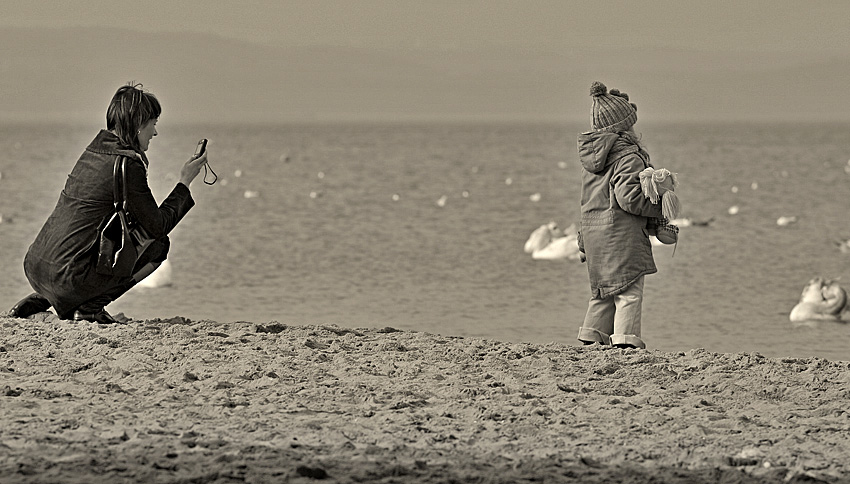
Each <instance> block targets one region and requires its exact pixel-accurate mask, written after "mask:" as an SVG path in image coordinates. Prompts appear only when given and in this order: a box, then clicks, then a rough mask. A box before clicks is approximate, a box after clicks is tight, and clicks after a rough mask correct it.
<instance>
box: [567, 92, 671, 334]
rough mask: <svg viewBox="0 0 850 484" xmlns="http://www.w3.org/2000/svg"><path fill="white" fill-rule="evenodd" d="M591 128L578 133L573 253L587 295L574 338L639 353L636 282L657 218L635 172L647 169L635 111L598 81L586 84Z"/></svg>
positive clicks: (646, 268)
mask: <svg viewBox="0 0 850 484" xmlns="http://www.w3.org/2000/svg"><path fill="white" fill-rule="evenodd" d="M590 95H591V96H592V98H593V108H592V127H593V130H592V131H587V132H585V133H581V134H580V135H579V136H578V152H579V159H580V161H581V164H582V167H583V168H582V171H581V180H582V187H581V230H580V233H579V248H580V250H581V252H582V253H584V255H585V257H586V261H587V270H588V274H589V276H590V289H591V292H592V296H591V299H590V302H589V303H588V308H587V314H586V315H585V318H584V324H583V325H582V327H581V328H580V329H579V333H578V339H579V341H582V342H583V343H584V344H592V343H600V344H604V345H614V346H617V347H621V348H645V347H646V344H644V342H643V340H642V339H641V338H640V324H641V304H642V302H643V279H644V276H645V275H647V274H653V273H655V272H657V271H658V270H657V269H656V267H655V261H654V260H653V258H652V246H651V245H650V243H649V236H648V232H647V221H648V219H650V218H661V217H662V213H661V204H653V203H652V202H651V201H650V200H649V199H647V198H646V196H645V195H644V194H643V191H642V190H641V183H640V172H641V171H643V170H644V169H646V168H650V167H652V165H650V163H649V154H648V153H647V152H646V150H645V149H644V146H643V144H642V143H641V142H640V139H639V138H638V136H637V135H635V132H634V124H635V122H637V106H636V105H634V104H632V103H629V96H628V95H626V93H621V92H619V91H618V90H616V89H612V90H611V92H608V89H607V88H606V87H605V85H604V84H602V83H601V82H594V83H593V85H592V86H591V87H590Z"/></svg>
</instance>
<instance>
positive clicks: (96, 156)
mask: <svg viewBox="0 0 850 484" xmlns="http://www.w3.org/2000/svg"><path fill="white" fill-rule="evenodd" d="M121 157H125V158H126V159H127V163H126V167H127V168H126V170H127V189H128V193H127V202H128V210H129V211H130V213H131V214H132V215H133V216H134V217H135V219H136V220H137V221H138V222H139V223H140V224H141V225H142V227H144V229H145V230H147V232H148V234H150V236H151V237H153V238H155V239H165V240H166V241H167V239H166V236H167V235H168V233H169V232H170V231H171V230H172V229H173V228H174V227H175V226H176V225H177V223H178V222H179V221H180V220H181V219H182V218H183V216H184V215H186V213H187V212H188V211H189V209H191V208H192V206H193V205H194V204H195V202H194V200H193V199H192V195H191V193H190V192H189V188H188V187H186V186H185V185H183V184H182V183H178V184H177V186H175V187H174V190H172V191H171V194H170V195H169V196H168V197H167V198H166V199H165V201H163V202H162V204H161V205H160V206H159V207H157V204H156V200H154V197H153V194H152V193H151V190H150V187H149V186H148V180H147V160H146V159H145V158H144V157H143V156H142V155H140V154H139V153H137V152H135V151H133V150H130V149H127V148H124V147H122V146H120V145H119V140H118V137H117V136H115V135H114V134H112V133H110V132H109V131H105V130H101V131H100V133H98V135H97V136H96V137H95V139H94V140H93V141H92V142H91V144H89V146H88V148H86V150H85V152H84V153H83V154H82V156H80V159H79V160H78V161H77V164H76V165H74V168H73V170H72V171H71V174H70V175H68V180H67V182H66V183H65V188H64V190H62V193H61V194H60V195H59V201H58V202H57V203H56V208H54V209H53V213H52V214H51V215H50V217H49V218H48V219H47V222H45V224H44V227H42V229H41V231H40V232H39V234H38V236H36V238H35V241H34V242H33V243H32V245H31V246H30V248H29V250H28V251H27V255H26V257H25V258H24V272H25V273H26V275H27V279H29V282H30V285H32V287H33V289H35V290H36V292H38V293H39V294H41V295H42V296H44V297H45V298H47V300H48V301H50V304H52V305H53V308H54V309H55V310H56V314H58V315H59V317H60V318H63V319H70V317H71V316H72V315H73V312H74V310H75V309H77V308H78V307H79V306H80V305H81V304H83V303H85V302H86V301H89V300H91V299H93V298H96V297H98V296H101V295H102V294H104V293H106V292H107V291H109V290H110V289H112V288H115V287H117V286H120V285H127V284H128V283H130V282H131V280H132V278H130V277H125V278H121V277H111V276H104V275H101V274H98V273H97V272H95V263H96V262H97V251H98V244H97V238H98V226H99V225H100V223H101V222H102V221H103V219H104V217H106V216H108V215H111V214H112V213H113V211H114V210H115V206H114V198H113V196H114V194H113V187H114V178H113V170H114V165H115V161H116V160H118V159H120V158H121ZM166 250H167V244H166ZM164 256H165V254H162V255H161V258H162V259H164Z"/></svg>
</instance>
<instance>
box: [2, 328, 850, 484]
mask: <svg viewBox="0 0 850 484" xmlns="http://www.w3.org/2000/svg"><path fill="white" fill-rule="evenodd" d="M848 402H850V362H846V361H843V362H839V361H828V360H823V359H818V358H806V359H798V358H765V357H763V356H761V355H759V354H755V353H744V354H717V353H710V352H707V351H705V350H700V349H693V350H688V351H683V352H679V353H665V352H659V351H657V350H651V349H650V350H620V349H606V348H602V347H599V346H598V345H594V346H589V347H578V346H570V345H563V344H554V343H553V344H548V345H535V344H517V343H503V342H498V341H490V340H481V339H473V338H459V337H451V336H441V335H435V334H428V333H421V332H410V331H398V330H395V329H393V328H383V329H346V328H341V327H338V326H323V325H316V326H291V325H287V324H284V323H278V322H266V323H252V322H234V323H218V322H213V321H190V320H187V319H185V318H180V317H177V318H172V319H168V320H162V319H156V320H145V321H128V322H127V323H126V324H122V325H116V326H99V325H96V324H92V323H87V322H83V323H74V322H71V321H60V320H57V319H56V317H55V316H53V315H51V314H49V313H40V314H38V315H36V316H35V318H34V319H11V318H2V319H0V409H2V410H0V415H2V419H0V482H3V483H100V482H108V483H125V482H126V483H136V482H138V483H153V482H156V483H207V482H210V483H231V482H233V483H236V482H250V483H262V482H294V483H300V482H305V483H306V482H314V481H316V482H330V483H337V482H339V483H353V482H381V483H390V482H398V483H448V482H480V483H515V482H590V483H597V482H598V483H602V482H628V483H649V482H654V483H658V482H676V483H702V482H705V483H708V482H724V483H737V482H791V483H796V482H828V483H838V482H842V483H843V482H850V462H848V460H847V456H848V452H850V445H849V444H848V435H850V413H848Z"/></svg>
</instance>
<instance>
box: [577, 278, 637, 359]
mask: <svg viewBox="0 0 850 484" xmlns="http://www.w3.org/2000/svg"><path fill="white" fill-rule="evenodd" d="M643 279H644V276H641V277H640V278H638V279H637V280H636V281H635V282H634V283H632V284H631V285H630V286H629V287H628V288H627V289H626V290H625V291H623V292H621V293H620V294H617V295H616V296H609V297H606V298H604V299H591V300H590V302H589V303H588V305H587V314H586V315H585V316H584V323H583V324H582V326H581V328H579V331H578V339H579V341H582V342H585V343H594V342H595V343H600V344H603V345H630V346H634V347H636V348H646V344H645V343H644V342H643V340H642V339H640V316H641V314H640V311H641V305H642V303H643Z"/></svg>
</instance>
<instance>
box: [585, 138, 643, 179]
mask: <svg viewBox="0 0 850 484" xmlns="http://www.w3.org/2000/svg"><path fill="white" fill-rule="evenodd" d="M637 151H638V147H637V146H636V145H634V144H632V143H629V142H628V141H626V140H624V139H622V138H621V137H620V135H619V134H616V133H610V132H607V131H587V132H584V133H581V134H579V135H578V156H579V161H581V166H583V167H584V169H585V170H587V171H589V172H590V173H599V172H601V171H603V170H604V169H605V168H606V167H607V166H608V165H610V164H611V163H613V162H615V161H617V160H618V159H620V158H622V157H623V156H625V155H627V154H629V153H633V152H637Z"/></svg>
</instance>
